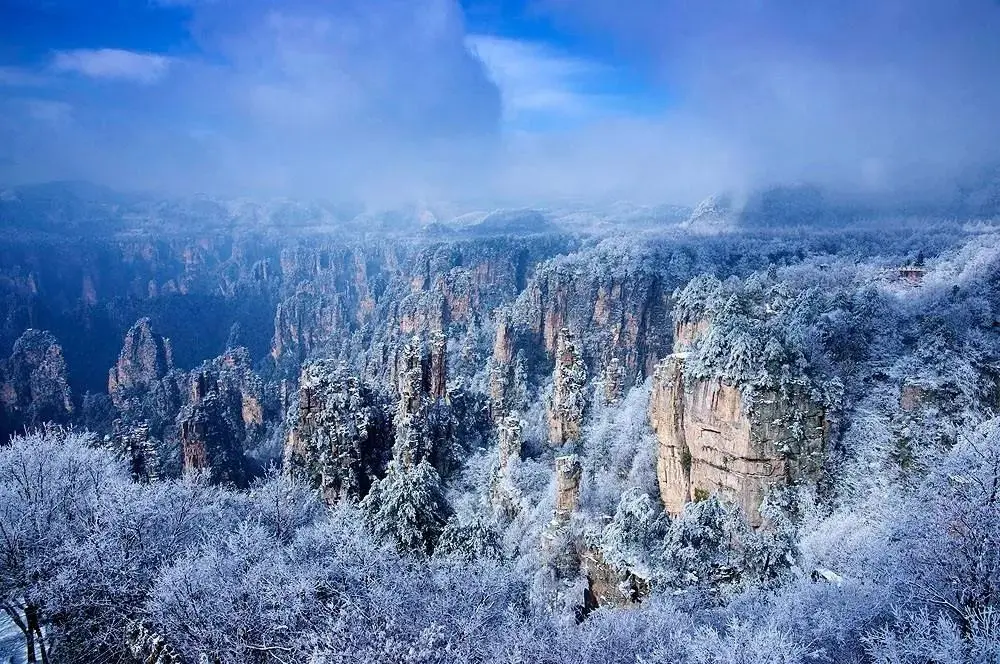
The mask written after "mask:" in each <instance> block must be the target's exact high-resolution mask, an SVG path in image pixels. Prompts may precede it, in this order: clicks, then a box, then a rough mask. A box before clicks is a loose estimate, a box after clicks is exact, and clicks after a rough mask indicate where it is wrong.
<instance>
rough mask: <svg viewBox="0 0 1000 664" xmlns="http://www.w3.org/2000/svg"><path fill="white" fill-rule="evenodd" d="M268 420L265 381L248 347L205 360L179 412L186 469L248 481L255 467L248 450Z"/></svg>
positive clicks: (216, 478) (242, 482)
mask: <svg viewBox="0 0 1000 664" xmlns="http://www.w3.org/2000/svg"><path fill="white" fill-rule="evenodd" d="M264 419H265V418H264V393H263V383H262V382H261V380H260V378H259V377H258V376H257V374H255V373H254V371H253V369H252V368H251V365H250V355H249V353H248V352H247V351H246V349H245V348H235V349H230V350H228V351H226V353H225V354H223V355H221V356H220V357H217V358H216V359H214V360H211V361H210V362H206V363H204V364H203V365H202V366H200V367H199V368H198V369H196V370H194V371H193V372H192V373H191V376H190V379H189V395H188V400H187V403H186V404H185V405H184V407H183V408H182V409H181V411H180V414H179V415H178V416H177V424H178V431H179V440H180V446H181V457H182V468H183V469H184V470H207V471H208V472H209V474H210V476H211V479H212V481H214V482H224V483H232V484H235V485H237V486H244V485H246V484H247V482H248V481H249V478H250V474H251V469H250V468H249V467H248V461H247V459H246V458H245V456H244V450H245V449H247V448H248V447H249V446H251V445H252V444H253V443H254V442H255V441H256V440H258V439H259V437H260V436H261V435H263V433H264Z"/></svg>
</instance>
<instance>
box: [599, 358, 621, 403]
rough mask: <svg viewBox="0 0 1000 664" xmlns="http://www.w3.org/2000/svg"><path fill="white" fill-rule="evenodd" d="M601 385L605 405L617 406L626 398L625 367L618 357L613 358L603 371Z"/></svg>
mask: <svg viewBox="0 0 1000 664" xmlns="http://www.w3.org/2000/svg"><path fill="white" fill-rule="evenodd" d="M601 385H602V393H603V397H604V403H606V404H608V405H611V404H616V403H618V402H619V401H621V400H622V397H623V396H625V367H623V366H622V363H621V362H620V361H619V360H618V358H617V357H613V358H611V361H610V362H608V364H607V366H605V367H604V369H603V371H601Z"/></svg>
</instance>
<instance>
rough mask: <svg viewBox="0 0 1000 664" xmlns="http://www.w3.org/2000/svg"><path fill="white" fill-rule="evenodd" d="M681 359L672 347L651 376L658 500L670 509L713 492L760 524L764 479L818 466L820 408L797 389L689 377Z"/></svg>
mask: <svg viewBox="0 0 1000 664" xmlns="http://www.w3.org/2000/svg"><path fill="white" fill-rule="evenodd" d="M684 363H685V356H684V354H682V353H678V354H674V355H671V356H670V357H668V358H666V359H665V360H663V362H661V363H660V364H659V365H658V366H657V368H656V372H655V374H654V379H653V393H652V397H651V400H650V422H651V424H652V426H653V429H654V431H655V432H656V436H657V438H658V439H659V443H660V445H659V453H658V457H657V480H658V483H659V487H660V496H661V498H662V499H663V504H664V506H665V508H666V510H667V511H668V512H670V513H671V514H675V515H676V514H679V513H680V512H681V510H682V509H683V507H684V505H685V503H687V502H690V501H692V500H700V499H702V498H705V497H707V496H709V495H710V494H712V493H714V492H718V493H720V494H722V495H723V496H724V497H726V498H728V499H729V500H732V501H734V502H735V503H736V504H738V505H739V506H740V507H741V508H742V509H743V510H744V512H745V513H746V514H747V515H748V517H749V519H750V522H751V523H752V524H754V525H759V524H760V523H761V517H760V505H761V502H762V500H763V499H764V497H765V495H766V494H767V491H768V489H769V488H770V487H772V486H775V485H780V484H787V483H789V482H793V481H797V480H801V479H806V478H810V477H814V476H815V475H816V473H817V472H818V470H819V465H820V463H821V462H820V459H821V458H822V452H823V449H824V445H825V437H826V427H825V422H824V414H823V411H822V409H820V408H819V407H817V406H815V405H814V404H811V403H810V402H809V401H808V399H807V398H806V397H805V396H804V395H802V394H792V395H783V394H778V393H775V392H769V391H761V392H753V393H751V394H750V395H749V399H747V398H745V397H746V395H744V393H743V391H742V390H741V389H740V388H739V387H736V386H731V385H726V384H724V383H722V382H721V381H719V380H715V379H701V380H689V379H687V378H686V377H685V375H684Z"/></svg>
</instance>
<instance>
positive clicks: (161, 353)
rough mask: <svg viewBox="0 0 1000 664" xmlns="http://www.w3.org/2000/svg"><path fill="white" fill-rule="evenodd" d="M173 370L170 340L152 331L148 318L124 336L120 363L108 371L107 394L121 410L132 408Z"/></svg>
mask: <svg viewBox="0 0 1000 664" xmlns="http://www.w3.org/2000/svg"><path fill="white" fill-rule="evenodd" d="M173 369H174V360H173V350H172V349H171V346H170V339H167V338H166V337H163V336H161V335H159V334H157V333H156V332H154V331H153V326H152V324H151V323H150V320H149V319H148V318H142V319H140V320H138V321H137V322H136V323H135V325H133V326H132V327H131V328H129V331H128V332H127V333H126V334H125V341H124V343H123V344H122V349H121V352H120V353H119V354H118V361H117V362H116V363H115V366H114V367H112V368H111V370H110V371H108V394H110V395H111V400H112V402H113V403H114V404H115V407H116V408H117V409H118V410H122V411H124V410H128V409H129V408H131V406H130V404H129V403H128V402H129V400H131V399H136V398H138V399H142V398H143V397H144V396H145V395H146V394H147V393H148V392H150V391H151V390H153V389H154V388H155V387H157V385H158V384H159V383H160V381H162V380H163V379H164V378H166V377H167V375H168V374H170V372H171V371H173Z"/></svg>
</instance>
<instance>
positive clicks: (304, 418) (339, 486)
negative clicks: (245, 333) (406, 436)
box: [284, 360, 392, 503]
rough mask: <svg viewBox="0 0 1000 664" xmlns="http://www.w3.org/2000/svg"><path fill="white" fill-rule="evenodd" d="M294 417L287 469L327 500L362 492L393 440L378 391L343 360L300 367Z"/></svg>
mask: <svg viewBox="0 0 1000 664" xmlns="http://www.w3.org/2000/svg"><path fill="white" fill-rule="evenodd" d="M291 417H292V422H291V424H290V427H289V433H288V438H287V441H286V445H285V453H284V461H285V463H284V467H285V472H287V473H290V474H292V475H294V476H297V477H301V478H303V479H305V480H306V481H308V482H309V483H310V484H312V485H313V486H314V487H316V488H318V489H320V490H321V492H322V494H323V497H324V499H325V500H326V501H327V502H329V503H333V502H337V501H342V500H348V501H357V500H360V499H362V498H364V497H365V495H367V493H368V489H369V488H370V487H371V482H372V480H373V478H375V477H376V476H379V475H381V474H382V473H383V471H384V467H385V464H386V461H387V459H386V457H387V456H388V451H389V448H390V446H391V444H392V435H391V429H390V423H389V418H388V417H387V416H386V414H385V412H384V409H383V404H382V403H381V402H380V401H379V400H378V398H377V397H376V395H375V394H374V393H373V392H372V391H371V390H369V389H367V388H366V387H364V386H363V385H361V383H360V381H359V380H358V379H357V378H356V377H354V376H351V375H349V374H348V372H347V369H346V367H344V366H343V365H341V364H340V363H337V362H334V361H329V360H318V361H315V362H311V363H309V364H307V365H306V366H305V367H304V368H303V369H302V376H301V377H300V379H299V398H298V407H297V409H293V411H292V413H291Z"/></svg>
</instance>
